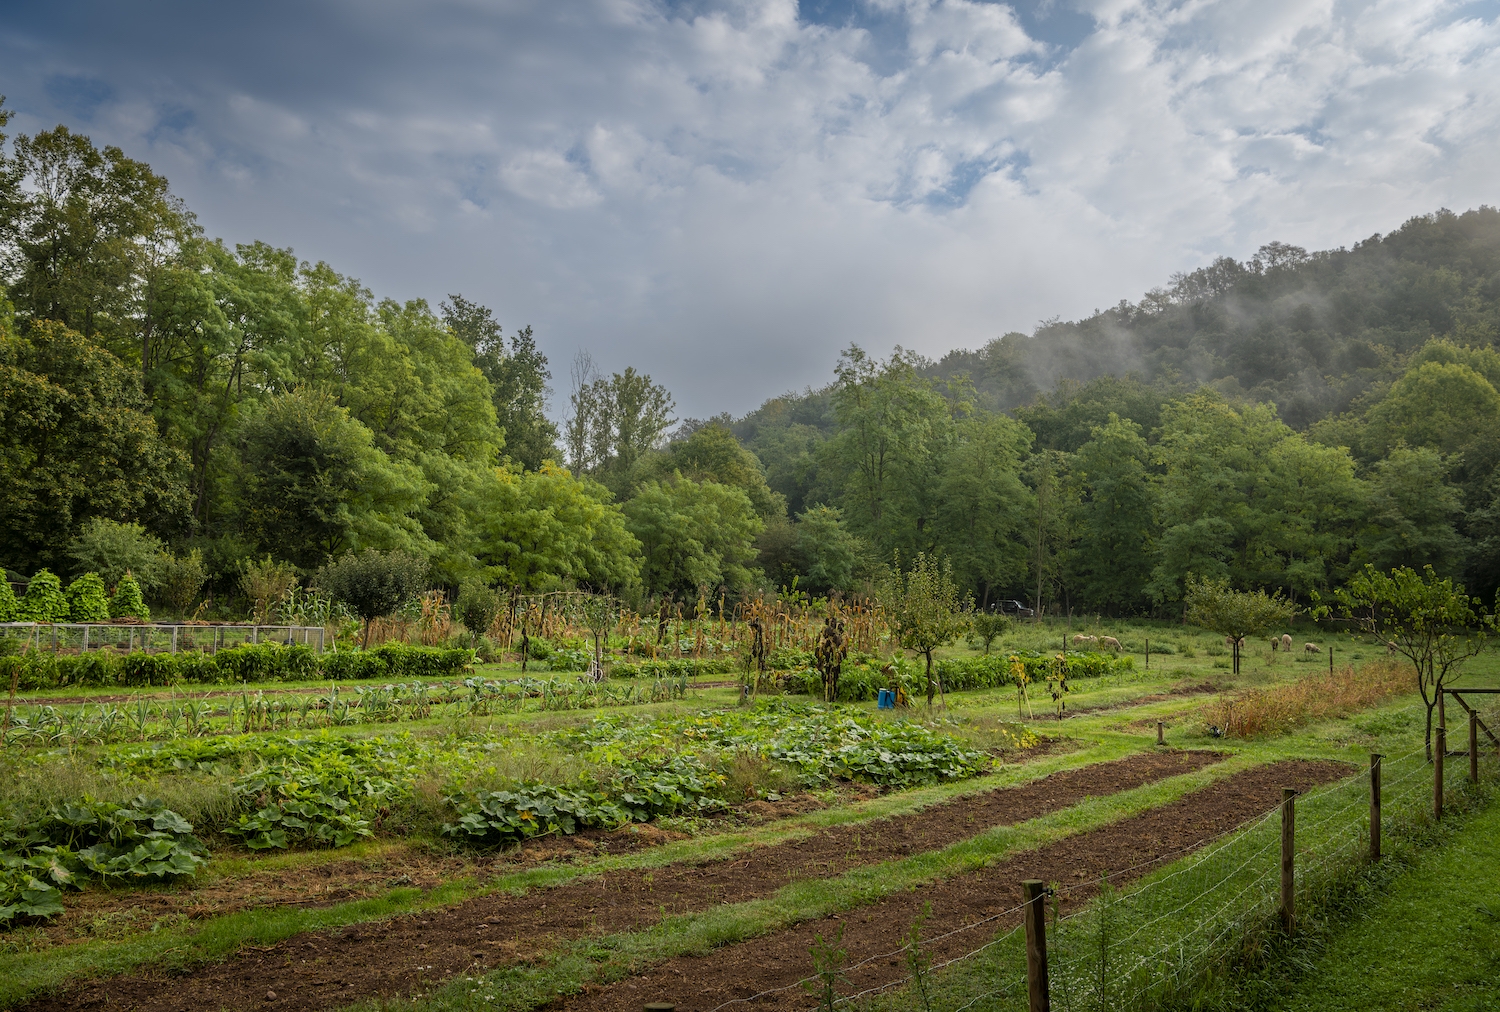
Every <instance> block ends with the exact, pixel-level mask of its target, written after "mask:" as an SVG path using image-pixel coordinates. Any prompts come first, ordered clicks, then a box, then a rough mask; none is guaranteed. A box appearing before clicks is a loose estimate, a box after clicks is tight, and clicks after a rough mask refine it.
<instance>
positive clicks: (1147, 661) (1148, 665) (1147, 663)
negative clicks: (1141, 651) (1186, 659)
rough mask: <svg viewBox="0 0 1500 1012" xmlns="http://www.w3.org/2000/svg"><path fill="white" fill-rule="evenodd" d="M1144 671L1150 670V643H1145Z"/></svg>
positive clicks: (1148, 641)
mask: <svg viewBox="0 0 1500 1012" xmlns="http://www.w3.org/2000/svg"><path fill="white" fill-rule="evenodd" d="M1146 670H1147V671H1150V670H1151V641H1150V640H1147V641H1146Z"/></svg>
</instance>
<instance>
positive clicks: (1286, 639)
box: [1281, 633, 1292, 650]
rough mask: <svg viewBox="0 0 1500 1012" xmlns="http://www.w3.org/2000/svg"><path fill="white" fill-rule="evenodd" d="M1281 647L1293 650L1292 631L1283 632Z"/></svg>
mask: <svg viewBox="0 0 1500 1012" xmlns="http://www.w3.org/2000/svg"><path fill="white" fill-rule="evenodd" d="M1281 649H1283V650H1291V649H1292V634H1291V633H1282V634H1281Z"/></svg>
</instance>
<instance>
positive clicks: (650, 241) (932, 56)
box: [0, 0, 1500, 417]
mask: <svg viewBox="0 0 1500 1012" xmlns="http://www.w3.org/2000/svg"><path fill="white" fill-rule="evenodd" d="M0 94H4V95H6V96H7V102H6V104H7V106H8V107H9V108H11V109H13V110H15V112H16V114H17V115H16V119H15V120H14V121H13V123H12V127H11V129H12V130H13V131H19V132H32V131H35V130H39V129H47V128H50V127H51V126H53V125H55V124H57V123H59V122H61V123H66V124H67V125H68V126H69V127H70V128H72V129H75V130H78V131H80V132H83V133H87V134H89V135H90V136H91V137H92V138H93V139H94V141H95V142H96V143H98V144H100V145H104V144H116V145H119V146H120V147H122V148H123V149H124V150H125V152H126V153H127V154H128V155H130V156H132V157H135V158H139V159H142V160H144V161H147V162H149V163H150V164H151V165H152V167H153V168H155V169H156V170H157V171H158V172H161V173H163V174H164V175H166V176H167V177H168V179H169V180H170V181H171V183H172V188H173V190H174V192H176V193H177V194H178V195H180V196H182V197H183V198H184V199H185V200H186V201H187V203H188V205H189V206H190V207H191V208H192V209H193V210H194V211H196V212H197V214H198V217H199V220H200V222H201V224H202V225H203V226H204V228H205V230H206V231H207V233H208V234H210V235H213V236H220V237H223V238H224V239H225V240H226V241H227V242H230V243H240V242H250V241H253V240H264V241H266V242H269V243H272V244H274V245H276V246H281V247H291V248H293V249H294V250H295V251H296V253H297V255H298V256H299V257H301V258H303V259H305V260H310V261H317V260H324V261H327V262H328V263H330V264H331V265H332V266H333V267H334V268H335V269H336V270H338V271H339V272H341V273H343V274H347V275H352V276H355V277H358V278H360V279H361V280H363V281H364V282H365V284H366V285H368V286H369V287H370V288H372V289H373V290H374V291H375V293H376V295H377V296H379V297H386V296H389V297H393V298H398V299H408V298H418V297H420V298H426V299H428V300H429V301H430V302H432V303H433V304H434V305H436V304H437V303H438V301H439V300H441V299H442V298H443V297H444V296H445V295H446V294H447V293H451V292H457V293H461V294H463V295H464V296H466V297H467V298H470V299H474V300H477V301H480V302H482V303H484V304H486V305H488V306H490V307H492V308H493V310H494V311H495V314H496V317H497V318H498V319H499V320H500V321H501V322H502V324H503V325H504V326H505V327H506V329H507V330H513V329H515V328H516V327H519V326H522V325H527V324H529V325H531V326H532V327H533V328H534V330H535V333H536V337H537V340H538V343H539V345H540V346H541V347H542V349H543V350H544V351H545V352H546V353H547V354H548V356H549V357H550V358H551V361H552V368H553V374H554V387H555V388H557V389H558V397H557V398H555V401H554V411H555V412H556V410H557V409H558V408H560V407H561V405H560V404H558V403H556V402H557V401H559V400H561V399H562V398H563V397H565V394H566V386H567V379H568V364H569V362H570V361H571V360H572V358H573V356H574V355H575V354H576V353H577V352H578V351H579V350H585V351H587V352H589V354H590V355H591V356H592V357H593V358H594V359H595V361H597V362H598V363H599V365H600V366H601V367H603V368H604V369H605V370H606V371H612V370H620V369H623V368H624V367H625V366H627V365H633V366H635V367H636V368H637V369H639V370H642V371H645V372H648V373H650V374H651V375H652V376H654V377H655V378H656V379H657V380H658V381H660V382H662V383H664V384H665V385H666V386H667V387H668V388H669V389H670V390H671V392H672V393H673V395H674V397H675V398H676V401H677V405H678V413H679V415H681V416H683V417H688V416H694V417H707V416H709V415H712V414H717V413H719V412H721V411H729V412H731V413H734V414H736V415H738V414H743V413H744V412H746V411H748V410H750V409H752V408H754V407H755V406H756V405H758V404H759V403H761V402H762V401H763V400H765V399H766V398H767V397H771V396H774V395H776V394H779V393H781V392H784V391H787V390H797V389H801V388H803V387H805V386H808V385H813V386H820V385H822V384H824V383H826V382H827V381H828V380H829V379H831V376H832V369H833V365H834V363H835V361H836V360H837V357H838V353H839V351H840V349H842V348H844V347H847V346H848V345H849V344H850V343H858V344H860V345H861V346H863V347H865V348H866V349H868V350H870V351H873V352H876V353H878V354H885V353H887V352H889V351H890V349H891V348H892V347H893V346H895V345H897V344H899V345H902V346H904V347H907V348H913V349H916V350H917V351H920V352H922V353H923V354H925V355H928V356H931V357H934V358H936V357H940V356H941V355H942V354H943V353H944V352H946V351H948V350H950V349H953V348H977V347H981V346H982V345H984V344H985V343H986V342H987V341H989V340H991V339H993V338H995V337H998V336H999V335H1001V334H1003V333H1005V332H1007V331H1012V330H1019V331H1022V332H1025V333H1030V332H1031V331H1032V330H1033V329H1034V328H1035V327H1036V325H1037V324H1038V323H1039V322H1040V321H1042V320H1044V319H1050V318H1057V317H1061V318H1063V319H1074V318H1077V317H1079V316H1083V315H1087V314H1088V313H1090V312H1092V311H1093V310H1095V309H1096V308H1100V307H1106V306H1111V305H1113V304H1115V303H1117V302H1118V301H1120V300H1121V299H1131V300H1136V299H1138V298H1140V296H1141V295H1142V294H1143V293H1144V292H1145V291H1147V290H1148V289H1150V288H1152V287H1154V286H1157V285H1163V284H1165V283H1166V282H1167V279H1168V278H1169V277H1170V275H1171V274H1172V273H1173V272H1175V271H1188V270H1192V269H1194V268H1196V267H1199V266H1202V265H1204V264H1206V263H1208V262H1210V261H1211V260H1212V259H1213V258H1214V257H1215V256H1218V255H1229V256H1234V257H1236V258H1239V259H1245V258H1247V257H1249V256H1251V255H1252V254H1253V253H1254V252H1255V250H1256V249H1257V248H1258V247H1259V246H1260V245H1261V244H1263V243H1266V242H1269V241H1272V240H1280V241H1284V242H1290V243H1295V244H1297V245H1301V246H1305V247H1307V248H1309V249H1322V248H1330V247H1336V246H1344V245H1350V244H1352V243H1353V242H1355V241H1358V240H1360V239H1363V238H1365V237H1367V236H1369V235H1371V234H1372V233H1376V232H1389V231H1391V230H1392V229H1394V228H1395V227H1397V226H1399V225H1400V223H1401V222H1402V221H1403V220H1405V219H1406V218H1408V217H1411V216H1412V215H1416V214H1423V213H1428V212H1431V211H1434V210H1436V209H1438V208H1440V207H1448V208H1451V209H1453V210H1459V211H1461V210H1465V209H1468V208H1471V207H1475V206H1478V205H1480V204H1486V203H1488V204H1496V203H1500V172H1497V170H1496V166H1497V165H1500V0H1488V2H1482V3H1449V2H1439V0H1399V2H1389V0H1371V2H1358V0H1349V2H1327V0H1286V2H1284V0H1219V2H1215V0H1183V2H1131V0H1039V2H1037V0H1023V2H1017V3H1014V4H1003V3H992V2H978V0H806V2H804V3H801V4H799V3H797V2H795V0H550V2H548V0H538V2H528V0H488V2H485V0H425V2H423V3H421V4H411V3H391V2H388V0H358V2H355V0H343V2H329V0H298V2H295V3H292V2H286V0H262V2H259V3H255V4H204V3H201V2H191V3H190V2H186V0H138V2H135V3H131V4H120V3H115V2H107V0H95V2H84V0H50V2H46V3H41V2H25V3H18V2H14V0H13V2H12V3H10V4H7V5H6V6H5V8H4V13H3V15H0Z"/></svg>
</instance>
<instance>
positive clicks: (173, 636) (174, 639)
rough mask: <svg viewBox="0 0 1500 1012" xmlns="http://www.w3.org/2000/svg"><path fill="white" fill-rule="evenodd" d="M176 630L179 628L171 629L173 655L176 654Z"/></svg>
mask: <svg viewBox="0 0 1500 1012" xmlns="http://www.w3.org/2000/svg"><path fill="white" fill-rule="evenodd" d="M178 628H179V627H178V626H175V625H174V626H173V627H172V653H174V654H175V653H176V652H177V630H178Z"/></svg>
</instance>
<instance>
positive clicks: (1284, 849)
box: [1281, 787, 1297, 935]
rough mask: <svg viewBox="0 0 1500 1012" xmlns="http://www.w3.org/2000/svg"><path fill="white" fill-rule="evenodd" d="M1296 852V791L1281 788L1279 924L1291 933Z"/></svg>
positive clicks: (1294, 899) (1295, 910)
mask: <svg viewBox="0 0 1500 1012" xmlns="http://www.w3.org/2000/svg"><path fill="white" fill-rule="evenodd" d="M1296 853H1297V792H1296V791H1295V790H1293V789H1292V788H1290V787H1283V788H1282V789H1281V926H1282V928H1283V929H1285V931H1286V933H1287V934H1289V935H1290V934H1291V933H1292V930H1293V929H1294V928H1295V927H1296V924H1297V907H1296V898H1295V896H1294V895H1293V892H1292V887H1293V885H1294V884H1295V877H1294V868H1295V864H1294V862H1295V860H1296Z"/></svg>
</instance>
